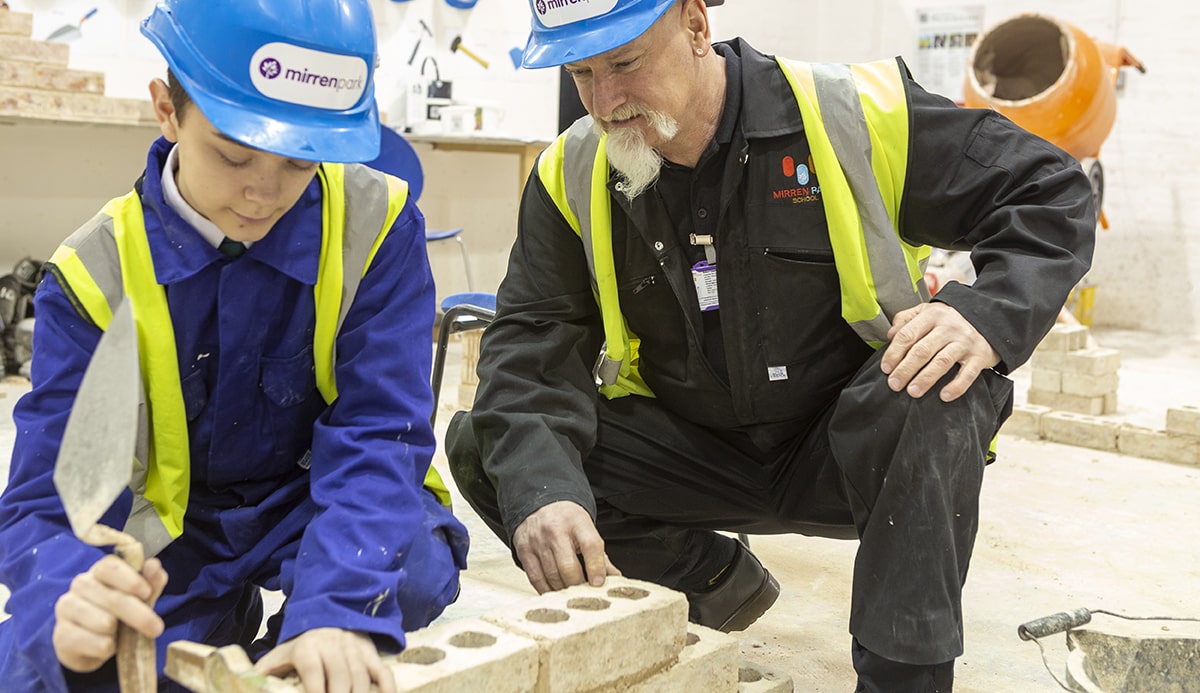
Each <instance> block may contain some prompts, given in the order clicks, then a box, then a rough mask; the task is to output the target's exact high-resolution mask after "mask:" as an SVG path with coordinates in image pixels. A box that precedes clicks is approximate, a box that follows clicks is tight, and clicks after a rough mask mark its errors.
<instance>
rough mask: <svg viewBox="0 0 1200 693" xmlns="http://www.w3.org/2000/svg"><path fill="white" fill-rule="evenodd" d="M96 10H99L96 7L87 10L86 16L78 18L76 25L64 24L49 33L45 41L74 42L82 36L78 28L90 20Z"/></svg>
mask: <svg viewBox="0 0 1200 693" xmlns="http://www.w3.org/2000/svg"><path fill="white" fill-rule="evenodd" d="M98 10H99V8H96V7H93V8H92V9H90V10H88V13H87V14H85V15H83V16H82V17H80V18H79V23H78V24H64V25H62V26H60V27H58V28H57V29H55V30H54V31H52V32H50V35H49V36H47V37H46V40H47V41H61V42H66V41H74V40H75V39H77V38H79V37H80V36H83V32H82V31H80V30H79V28H80V27H82V26H83V23H84V22H86V21H87V20H89V19H91V18H92V15H94V14H96V12H97V11H98Z"/></svg>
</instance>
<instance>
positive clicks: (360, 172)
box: [50, 164, 450, 555]
mask: <svg viewBox="0 0 1200 693" xmlns="http://www.w3.org/2000/svg"><path fill="white" fill-rule="evenodd" d="M317 175H318V178H319V180H320V181H321V187H322V191H323V193H324V194H323V198H322V205H321V221H322V224H321V256H320V260H319V262H318V271H317V283H316V286H315V287H314V289H313V295H314V301H315V304H316V327H315V330H314V334H313V358H314V361H315V363H314V366H315V368H316V380H317V389H318V390H319V391H320V392H321V396H322V397H323V398H324V399H325V401H326V402H327V403H332V402H333V401H334V400H336V399H337V396H338V393H337V384H336V382H335V380H334V366H335V364H336V361H337V356H336V353H335V351H336V345H335V340H336V338H337V334H338V331H339V330H340V329H341V326H342V322H343V321H344V320H345V318H346V314H347V313H348V312H349V310H350V306H351V304H352V303H353V302H354V296H355V293H356V292H357V290H358V284H359V281H360V280H361V279H362V276H363V275H364V274H366V272H367V269H368V268H370V266H371V261H372V260H373V259H374V257H375V253H376V252H377V251H378V249H379V246H380V244H381V243H383V240H384V238H386V237H387V234H388V232H389V231H390V230H391V228H392V224H393V223H394V222H395V220H396V218H397V217H398V216H399V215H400V210H401V209H402V208H403V207H404V202H405V200H406V199H407V198H408V184H407V183H406V182H404V181H402V180H400V179H399V178H395V177H393V176H388V175H385V174H382V173H379V172H377V171H374V170H372V169H369V168H367V167H365V166H357V165H350V166H343V165H341V164H322V165H321V166H320V168H319V169H318V171H317ZM385 200H386V205H385V204H383V203H384V201H385ZM351 209H352V210H353V211H354V213H353V214H351V215H347V213H346V212H347V210H351ZM50 262H51V263H52V264H53V265H55V266H56V267H57V268H58V270H59V272H61V275H62V277H63V279H64V280H65V281H66V283H67V284H68V286H69V289H70V290H69V291H68V292H67V293H68V295H71V294H73V296H72V298H73V300H75V301H76V302H77V303H76V308H77V309H78V310H79V311H80V313H81V314H83V315H86V316H87V317H89V318H90V319H91V320H92V322H94V323H95V324H96V325H97V326H98V327H100V329H102V330H103V329H107V328H108V325H109V323H110V322H111V320H112V314H113V311H114V310H115V309H116V307H117V306H118V305H119V304H120V302H121V300H122V297H125V296H128V297H129V299H130V302H131V304H132V307H133V314H134V318H135V320H136V322H137V333H138V349H139V354H140V360H141V376H142V383H143V392H144V396H145V404H146V407H145V409H144V413H143V420H142V422H141V425H140V426H139V430H138V445H137V455H136V459H135V460H134V467H133V474H132V479H131V481H130V489H131V490H132V491H133V493H134V502H133V508H132V510H131V511H130V515H129V518H128V519H127V520H126V524H125V531H126V532H128V533H129V534H131V535H132V536H134V537H136V538H137V539H138V540H140V541H141V542H142V543H143V545H144V546H145V549H146V554H147V555H155V554H157V553H158V552H159V551H161V550H162V549H163V548H164V547H166V546H167V544H169V543H171V541H173V540H174V539H176V538H178V537H179V535H180V534H182V533H183V517H184V514H185V513H186V512H187V503H188V488H189V484H190V477H191V460H190V459H189V455H188V450H189V449H190V448H189V444H188V429H187V414H186V411H185V409H184V402H183V390H182V385H181V383H180V377H179V359H178V356H177V354H176V350H175V349H176V348H175V332H174V329H173V327H172V325H171V315H170V313H169V311H168V308H167V297H166V291H165V290H164V289H163V287H162V286H161V285H160V284H158V282H157V280H156V279H155V273H154V262H153V260H152V258H151V256H150V244H149V241H148V239H147V236H146V225H145V218H144V217H143V212H142V204H141V200H140V199H139V197H138V194H137V192H136V191H132V192H130V193H129V194H127V195H125V196H124V197H119V198H116V199H114V200H111V201H110V202H109V203H108V204H107V205H105V207H104V209H103V210H102V211H101V212H100V214H98V215H96V217H94V218H93V219H92V220H91V221H90V222H88V223H87V224H85V225H84V226H83V227H81V228H80V229H79V230H78V231H76V232H75V233H73V234H72V235H71V236H70V237H69V238H68V239H67V240H66V241H64V242H63V244H62V245H61V246H59V248H58V250H56V251H55V252H54V255H53V256H52V257H51V258H50ZM146 417H148V421H147V420H146ZM147 424H149V425H147ZM425 487H426V488H427V489H429V490H430V491H431V492H433V493H434V495H436V496H437V498H438V500H439V501H440V502H441V503H442V504H443V505H446V506H447V507H449V505H450V493H449V491H447V489H446V485H445V483H444V482H443V481H442V479H441V477H440V476H439V475H438V473H437V470H435V469H434V468H433V467H430V468H429V471H428V472H427V473H426V476H425Z"/></svg>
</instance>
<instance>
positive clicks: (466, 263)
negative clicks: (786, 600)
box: [366, 125, 475, 291]
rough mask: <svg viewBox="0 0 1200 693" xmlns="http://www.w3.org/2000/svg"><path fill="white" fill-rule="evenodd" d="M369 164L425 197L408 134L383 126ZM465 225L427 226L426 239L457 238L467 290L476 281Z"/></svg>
mask: <svg viewBox="0 0 1200 693" xmlns="http://www.w3.org/2000/svg"><path fill="white" fill-rule="evenodd" d="M366 164H367V166H370V167H371V168H374V169H376V170H379V171H383V172H384V173H390V174H392V175H393V176H396V177H398V178H403V179H404V180H406V181H408V194H409V196H410V197H412V199H413V200H414V201H416V200H418V199H419V198H420V197H421V192H422V191H423V190H424V188H425V174H424V170H423V169H422V168H421V159H420V158H419V157H418V156H417V151H416V150H415V149H413V146H412V144H410V143H409V141H408V140H406V139H404V136H403V135H401V134H400V133H398V132H396V131H395V130H393V129H392V128H389V127H387V126H386V125H385V126H382V127H380V145H379V156H378V157H376V158H375V159H374V160H372V161H368V162H366ZM462 232H463V230H462V227H458V228H452V229H430V228H428V227H426V229H425V242H426V243H436V242H438V241H449V240H453V241H455V242H456V243H458V250H459V253H461V254H462V260H463V272H464V273H466V277H467V290H468V291H474V290H475V282H474V279H473V278H472V277H471V258H470V254H469V253H468V252H467V244H466V243H464V242H463V239H462Z"/></svg>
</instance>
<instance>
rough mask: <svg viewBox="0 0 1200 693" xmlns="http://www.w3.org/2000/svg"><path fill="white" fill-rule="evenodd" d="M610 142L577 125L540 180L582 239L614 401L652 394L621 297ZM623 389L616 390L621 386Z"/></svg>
mask: <svg viewBox="0 0 1200 693" xmlns="http://www.w3.org/2000/svg"><path fill="white" fill-rule="evenodd" d="M607 141H608V137H607V136H605V135H601V134H599V133H597V132H596V131H595V129H594V128H593V127H592V118H591V117H590V116H585V117H583V118H581V119H579V120H577V121H576V122H575V123H574V124H573V125H572V126H571V127H570V128H568V129H567V131H566V132H565V133H563V134H562V135H560V136H559V137H558V139H557V140H555V142H554V143H553V144H552V145H551V146H550V147H549V148H548V149H547V150H546V151H545V152H544V153H543V154H542V158H541V159H540V160H539V162H538V177H539V179H540V180H541V181H542V185H543V186H545V187H546V191H547V192H548V193H549V194H550V197H551V199H553V200H554V202H555V205H556V206H557V207H558V209H559V212H561V213H562V215H563V218H564V219H566V221H567V223H568V224H570V225H571V228H572V229H574V231H575V233H576V234H579V237H580V241H581V242H582V244H583V252H584V255H585V256H586V258H587V266H588V270H589V272H590V273H591V279H592V291H593V292H594V293H595V295H596V302H597V304H598V305H599V306H600V314H601V319H602V322H603V325H604V349H603V353H602V354H601V356H600V359H599V360H598V361H597V364H596V372H595V376H596V381H597V382H596V384H597V385H599V386H600V387H601V391H602V392H605V390H606V389H607V390H608V392H607V393H606V394H609V395H610V396H615V395H618V394H621V393H624V394H628V393H629V392H636V393H638V394H642V395H645V396H650V389H649V388H648V387H646V386H645V384H644V383H642V382H641V379H640V378H637V377H633V376H632V370H631V363H632V358H629V357H631V356H632V354H633V352H634V351H635V346H634V345H633V344H631V342H632V340H633V339H634V338H632V337H631V336H630V334H629V329H628V326H626V324H625V317H624V315H623V314H622V313H621V304H620V298H619V296H618V293H617V269H616V264H615V261H614V259H613V250H612V200H611V198H610V197H609V192H608V176H609V167H608V153H607V151H606V148H605V145H606V144H607ZM619 380H620V381H623V383H624V384H623V386H622V387H620V388H617V390H620V392H618V391H617V390H612V389H611V388H613V386H615V385H616V384H617V382H618V381H619Z"/></svg>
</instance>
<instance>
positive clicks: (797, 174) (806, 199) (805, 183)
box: [771, 156, 821, 205]
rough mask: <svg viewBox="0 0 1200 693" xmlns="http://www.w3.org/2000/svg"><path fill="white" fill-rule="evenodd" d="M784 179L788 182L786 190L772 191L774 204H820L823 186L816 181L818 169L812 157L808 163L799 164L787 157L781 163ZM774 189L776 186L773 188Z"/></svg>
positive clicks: (776, 189) (777, 189)
mask: <svg viewBox="0 0 1200 693" xmlns="http://www.w3.org/2000/svg"><path fill="white" fill-rule="evenodd" d="M780 167H781V168H782V170H783V177H784V179H786V180H787V183H785V184H784V185H787V187H785V188H775V189H772V190H771V201H772V202H786V203H791V204H794V205H802V204H808V203H811V202H819V201H820V199H821V186H820V185H817V183H816V182H815V181H814V178H815V177H816V169H815V168H814V167H813V161H812V156H809V157H808V161H807V162H802V163H799V164H797V163H796V160H795V159H793V158H792V157H791V156H785V157H783V159H782V160H781V161H780ZM772 187H773V188H774V186H772Z"/></svg>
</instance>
